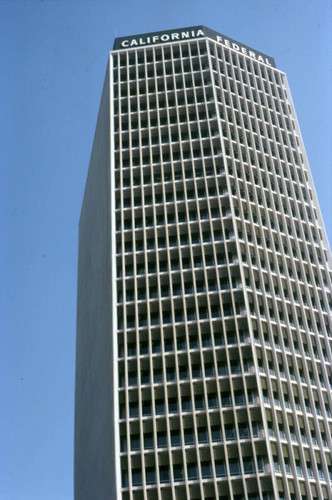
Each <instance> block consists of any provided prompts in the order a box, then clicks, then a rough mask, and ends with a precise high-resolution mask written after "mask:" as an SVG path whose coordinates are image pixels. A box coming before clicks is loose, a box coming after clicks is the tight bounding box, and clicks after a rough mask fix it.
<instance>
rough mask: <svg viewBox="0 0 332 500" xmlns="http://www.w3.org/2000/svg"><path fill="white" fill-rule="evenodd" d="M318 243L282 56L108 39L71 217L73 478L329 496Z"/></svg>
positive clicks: (91, 492) (326, 292)
mask: <svg viewBox="0 0 332 500" xmlns="http://www.w3.org/2000/svg"><path fill="white" fill-rule="evenodd" d="M330 268H331V255H330V251H329V246H328V242H327V238H326V234H325V230H324V225H323V222H322V218H321V214H320V210H319V206H318V201H317V198H316V194H315V190H314V186H313V182H312V179H311V175H310V170H309V166H308V162H307V159H306V154H305V150H304V146H303V143H302V139H301V134H300V130H299V127H298V123H297V119H296V114H295V110H294V106H293V103H292V100H291V95H290V91H289V88H288V84H287V79H286V76H285V74H284V73H283V72H282V71H280V70H279V69H277V68H276V67H275V63H274V60H273V59H271V58H270V57H268V56H266V55H264V54H262V53H260V52H258V51H256V50H252V49H251V48H249V47H247V46H244V45H242V44H241V43H239V42H236V41H234V40H231V39H229V38H226V37H224V36H223V35H221V34H219V33H216V32H214V31H212V30H210V29H207V28H206V27H204V26H195V27H191V28H184V29H179V30H174V31H166V32H161V33H151V34H145V35H137V36H133V37H127V38H120V39H117V40H116V41H115V44H114V50H113V51H112V52H111V53H110V58H109V65H108V69H107V73H106V79H105V85H104V89H103V95H102V101H101V106H100V111H99V117H98V123H97V129H96V135H95V140H94V145H93V150H92V156H91V163H90V169H89V174H88V179H87V184H86V190H85V195H84V202H83V207H82V215H81V220H80V241H79V274H78V315H77V361H76V411H75V498H76V499H77V500H81V499H89V500H90V499H92V498H97V499H98V500H99V499H115V498H117V499H118V500H119V499H122V500H129V499H130V500H138V499H142V500H143V499H144V500H148V499H152V498H153V499H159V500H166V499H181V500H182V499H192V500H194V499H197V500H198V499H217V498H218V499H222V500H226V499H232V500H254V499H255V500H256V499H259V500H263V499H264V500H267V499H285V500H286V499H296V500H298V499H303V500H304V499H306V500H307V499H331V498H332V488H331V484H332V483H331V481H332V462H331V451H332V442H331V430H332V413H331V412H332V401H331V387H332V371H331V367H332V360H331V343H332V333H331V332H332V330H331V318H330V308H331V275H330Z"/></svg>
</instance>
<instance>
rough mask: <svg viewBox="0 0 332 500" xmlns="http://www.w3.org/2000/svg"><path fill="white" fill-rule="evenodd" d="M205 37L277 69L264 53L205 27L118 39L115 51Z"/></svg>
mask: <svg viewBox="0 0 332 500" xmlns="http://www.w3.org/2000/svg"><path fill="white" fill-rule="evenodd" d="M204 37H208V38H211V40H215V41H216V42H218V43H221V44H222V45H224V46H225V47H228V48H229V49H233V50H235V51H236V52H239V53H240V54H243V55H245V56H248V57H251V58H252V59H254V60H255V61H258V62H262V63H264V64H267V65H268V66H272V67H275V62H274V59H272V57H269V56H267V55H265V54H263V53H262V52H257V50H253V49H251V48H250V47H248V46H247V45H243V44H242V43H239V42H237V41H235V40H232V39H231V38H228V37H225V36H224V35H222V34H221V33H217V32H216V31H213V30H211V29H209V28H206V27H205V26H192V27H190V28H179V29H177V30H168V31H157V32H155V33H145V34H143V35H134V36H128V37H123V38H116V39H115V40H114V46H113V50H121V49H122V50H123V49H131V48H139V47H145V46H147V45H156V44H162V43H171V42H180V41H184V40H194V39H199V38H204Z"/></svg>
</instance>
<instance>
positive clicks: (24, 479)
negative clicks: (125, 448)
mask: <svg viewBox="0 0 332 500" xmlns="http://www.w3.org/2000/svg"><path fill="white" fill-rule="evenodd" d="M331 5H332V4H331V2H330V1H325V0H316V1H312V0H288V1H286V0H269V1H267V0H251V1H248V0H232V1H230V0H227V1H226V0H204V1H203V0H177V1H170V0H136V1H134V0H118V1H115V0H94V1H84V0H63V1H62V0H0V33H1V42H2V43H1V49H0V52H1V58H0V61H1V62H0V64H1V68H0V95H1V103H0V105H1V109H0V137H1V148H0V158H1V163H0V165H1V168H0V186H1V198H0V203H1V214H2V216H1V223H0V224H1V234H2V237H1V243H0V258H1V264H0V266H1V274H0V276H1V278H0V286H1V292H0V293H1V298H0V303H1V306H0V307H1V310H0V317H1V324H2V326H1V337H0V339H1V340H0V387H1V389H0V390H1V392H0V436H1V438H0V439H1V441H0V450H1V451H0V499H1V500H66V499H71V498H72V497H73V417H74V415H73V409H74V368H75V314H76V310H75V309H76V304H75V301H76V267H77V228H78V219H79V213H80V205H81V201H82V194H83V188H84V184H85V179H86V174H87V168H88V163H89V156H90V150H91V146H92V140H93V134H94V128H95V124H96V118H97V112H98V106H99V100H100V95H101V89H102V83H103V79H104V74H105V67H106V61H107V53H108V51H109V50H111V49H112V46H113V39H114V37H116V36H124V35H130V34H136V33H144V32H148V31H158V30H164V29H171V28H178V27H184V26H190V25H196V24H204V25H206V26H208V27H210V28H212V29H214V30H216V31H219V32H221V33H223V34H225V35H227V36H229V37H231V38H233V39H236V40H239V41H240V42H242V43H244V44H247V45H249V46H251V47H253V48H255V49H257V50H261V51H262V52H265V53H267V54H269V55H271V56H273V57H275V59H276V62H277V66H278V67H279V68H280V69H282V70H283V71H285V72H286V73H287V74H288V79H289V82H290V86H291V90H292V95H293V99H294V102H295V107H296V109H297V113H298V118H299V121H300V126H301V129H302V133H303V137H304V142H305V144H306V148H307V153H308V156H309V162H310V164H311V169H312V172H313V177H314V181H315V184H316V188H317V192H318V196H319V199H320V204H321V208H322V211H323V216H324V219H325V223H326V227H327V229H328V234H329V238H330V241H331V240H332V202H331V199H332V168H331V159H332V146H331V136H332V134H331V132H332V130H331V116H332V106H331V83H332V77H331V67H332V64H331V62H332V61H331V59H332V58H331V47H332V24H331V13H332V8H331Z"/></svg>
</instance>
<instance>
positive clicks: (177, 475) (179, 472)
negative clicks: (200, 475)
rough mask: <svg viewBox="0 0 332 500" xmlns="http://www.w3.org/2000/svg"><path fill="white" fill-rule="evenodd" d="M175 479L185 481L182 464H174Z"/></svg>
mask: <svg viewBox="0 0 332 500" xmlns="http://www.w3.org/2000/svg"><path fill="white" fill-rule="evenodd" d="M173 476H174V481H183V468H182V465H174V466H173Z"/></svg>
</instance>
